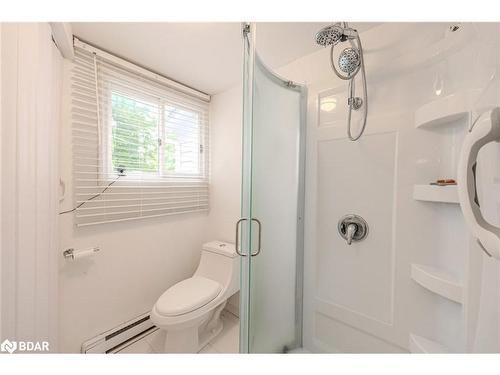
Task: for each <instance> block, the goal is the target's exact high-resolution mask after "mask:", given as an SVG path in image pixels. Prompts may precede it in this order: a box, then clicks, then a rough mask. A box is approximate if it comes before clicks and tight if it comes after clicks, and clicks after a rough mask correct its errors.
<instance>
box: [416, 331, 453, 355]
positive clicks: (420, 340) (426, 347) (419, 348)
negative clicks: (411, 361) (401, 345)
mask: <svg viewBox="0 0 500 375" xmlns="http://www.w3.org/2000/svg"><path fill="white" fill-rule="evenodd" d="M409 349H410V353H450V350H449V349H448V348H447V347H446V346H444V345H442V344H440V343H438V342H436V341H433V340H429V339H426V338H425V337H422V336H418V335H415V334H414V333H410V342H409Z"/></svg>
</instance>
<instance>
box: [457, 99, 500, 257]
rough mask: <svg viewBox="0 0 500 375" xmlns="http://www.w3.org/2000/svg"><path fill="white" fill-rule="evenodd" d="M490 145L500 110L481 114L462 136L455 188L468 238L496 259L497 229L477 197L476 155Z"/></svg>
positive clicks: (499, 131)
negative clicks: (467, 229) (471, 238)
mask: <svg viewBox="0 0 500 375" xmlns="http://www.w3.org/2000/svg"><path fill="white" fill-rule="evenodd" d="M490 142H500V107H496V108H494V109H492V110H490V111H487V112H484V113H482V114H481V116H479V118H478V119H477V120H476V121H475V122H474V124H472V126H471V128H470V129H469V131H468V133H467V134H466V136H465V139H464V142H463V145H462V150H461V151H460V158H459V162H458V173H457V180H458V181H457V182H458V187H457V188H458V198H459V201H460V207H461V209H462V213H463V215H464V218H465V222H466V223H467V226H468V227H469V230H470V231H471V232H472V235H473V236H474V237H476V239H477V240H478V241H479V243H480V244H481V248H482V249H483V250H484V251H485V252H486V253H487V254H489V255H492V256H494V257H495V258H497V259H500V228H497V227H495V226H493V225H491V224H490V223H488V222H487V221H486V220H485V219H484V217H483V214H482V213H481V208H480V207H479V200H478V198H477V186H476V165H477V156H478V154H479V150H480V149H481V148H482V147H483V146H484V145H486V144H487V143H490Z"/></svg>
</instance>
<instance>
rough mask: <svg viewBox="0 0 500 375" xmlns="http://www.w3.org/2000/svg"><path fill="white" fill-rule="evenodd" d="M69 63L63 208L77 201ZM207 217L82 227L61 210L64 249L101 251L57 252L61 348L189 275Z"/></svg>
mask: <svg viewBox="0 0 500 375" xmlns="http://www.w3.org/2000/svg"><path fill="white" fill-rule="evenodd" d="M69 69H70V63H69V62H66V64H65V74H64V88H63V93H64V95H63V121H62V126H61V144H60V149H61V157H60V169H61V178H62V179H63V180H64V182H65V183H66V196H65V199H64V201H63V202H62V203H61V205H60V210H61V211H63V210H67V209H70V208H71V207H72V204H73V196H72V195H73V194H72V186H71V181H72V178H71V176H72V168H71V163H72V162H71V159H72V155H71V143H72V141H71V113H70V100H71V93H70V88H69V76H70V75H69ZM211 205H212V206H213V205H214V203H211ZM208 224H209V218H208V215H207V214H206V213H199V214H186V215H179V216H177V215H174V216H170V217H163V218H152V219H144V220H138V221H130V222H124V223H114V224H104V225H98V226H89V227H84V228H77V227H75V225H74V222H73V216H72V215H71V214H64V215H61V216H60V230H59V232H60V252H61V253H62V251H63V250H64V249H67V248H75V249H84V248H88V247H93V246H99V247H100V249H101V251H100V252H99V253H98V254H97V255H96V256H95V257H93V258H90V259H82V260H80V261H75V262H68V261H65V260H64V259H63V257H62V256H60V257H59V281H60V282H59V301H60V304H59V308H60V324H59V328H60V351H62V352H79V351H80V347H81V345H82V343H83V342H84V341H85V340H87V339H90V338H92V337H93V336H95V335H97V334H99V333H101V332H103V331H106V330H108V329H111V328H113V327H115V326H116V325H118V324H120V323H123V322H125V321H127V320H129V319H132V318H134V317H135V316H137V315H140V314H142V313H145V312H147V311H149V310H150V309H151V308H152V306H153V305H154V303H155V302H156V300H157V299H158V297H159V296H160V295H161V294H162V293H163V292H164V291H165V290H166V289H167V288H169V287H170V286H172V285H173V284H175V283H177V282H178V281H180V280H182V279H185V278H187V277H190V276H191V275H192V274H193V272H194V271H195V268H196V266H197V264H198V260H199V256H200V251H201V245H202V244H203V242H205V240H206V239H207V228H208Z"/></svg>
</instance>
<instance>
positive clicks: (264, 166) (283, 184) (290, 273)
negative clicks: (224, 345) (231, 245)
mask: <svg viewBox="0 0 500 375" xmlns="http://www.w3.org/2000/svg"><path fill="white" fill-rule="evenodd" d="M253 78H254V79H253V83H254V87H253V121H252V136H253V137H252V193H251V196H252V197H251V200H252V201H251V214H252V217H253V218H256V219H258V220H259V221H260V222H261V224H262V231H261V236H262V238H261V252H260V254H259V255H257V256H254V257H251V260H250V322H249V341H248V343H249V351H250V352H253V353H273V352H274V353H279V352H283V351H286V350H288V349H292V348H294V347H295V346H297V345H299V342H300V329H301V328H300V325H301V321H300V311H298V310H300V309H301V307H300V305H301V293H300V281H301V280H299V279H298V278H297V276H298V275H299V277H300V273H299V274H298V273H297V264H298V263H300V270H301V269H302V261H301V256H300V254H301V249H302V231H301V227H302V219H301V218H300V219H299V216H301V215H300V210H301V205H300V203H299V202H300V201H301V199H299V197H300V196H301V194H302V193H301V191H300V190H301V189H300V183H299V182H300V178H301V177H300V167H299V166H300V155H301V153H300V144H301V143H300V140H301V138H300V136H301V100H302V96H301V92H300V90H298V89H297V88H293V87H292V88H291V87H289V86H287V84H286V82H284V81H282V80H280V79H278V78H277V77H275V76H273V75H272V74H271V73H270V72H269V71H268V70H267V69H266V68H265V67H264V66H262V65H261V64H259V63H258V62H257V63H256V64H255V68H254V77H253ZM258 229H259V228H258V226H257V224H256V223H255V222H253V223H252V233H253V236H254V237H253V239H252V247H253V251H254V252H255V251H256V247H257V243H258V240H257V238H256V236H257V233H258ZM297 254H299V255H297ZM298 284H299V285H298ZM297 302H299V303H297Z"/></svg>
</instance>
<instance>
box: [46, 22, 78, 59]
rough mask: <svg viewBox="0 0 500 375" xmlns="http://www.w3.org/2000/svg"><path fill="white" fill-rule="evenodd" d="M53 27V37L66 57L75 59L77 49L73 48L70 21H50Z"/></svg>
mask: <svg viewBox="0 0 500 375" xmlns="http://www.w3.org/2000/svg"><path fill="white" fill-rule="evenodd" d="M49 24H50V28H51V29H52V37H53V38H54V41H55V43H56V45H57V48H58V49H59V51H60V52H61V55H62V57H64V58H65V59H70V60H73V58H74V57H75V51H74V49H73V32H72V30H71V24H70V23H69V22H49Z"/></svg>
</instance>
